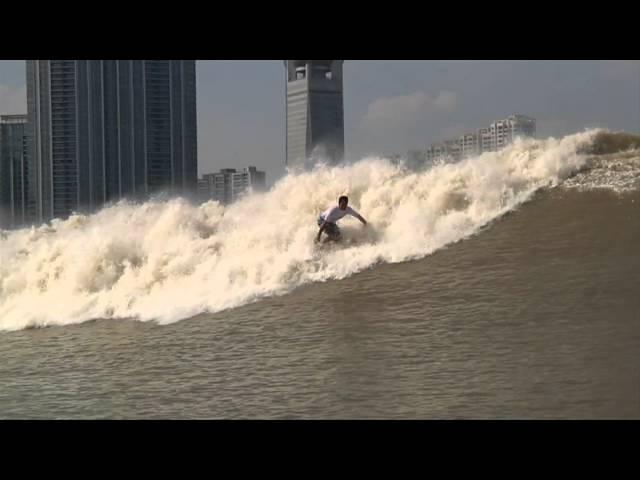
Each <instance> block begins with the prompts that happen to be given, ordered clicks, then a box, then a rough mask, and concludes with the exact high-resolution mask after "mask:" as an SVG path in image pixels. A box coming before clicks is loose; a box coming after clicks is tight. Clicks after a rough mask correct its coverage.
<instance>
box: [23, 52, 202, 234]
mask: <svg viewBox="0 0 640 480" xmlns="http://www.w3.org/2000/svg"><path fill="white" fill-rule="evenodd" d="M27 111H28V117H29V130H30V135H29V138H30V141H29V153H28V157H29V162H30V173H31V176H32V179H33V182H32V183H33V189H32V192H33V193H32V196H33V202H34V204H35V219H34V220H35V221H36V222H42V221H47V220H50V219H51V218H64V217H66V216H68V215H69V214H70V213H71V212H72V211H92V210H94V209H96V208H99V207H100V206H102V205H104V204H105V203H106V202H109V201H112V200H118V199H120V198H124V197H133V198H145V197H147V196H148V195H150V194H153V193H156V192H160V191H168V192H171V193H176V194H184V195H190V194H192V193H195V191H196V185H197V133H196V72H195V61H192V60H28V61H27Z"/></svg>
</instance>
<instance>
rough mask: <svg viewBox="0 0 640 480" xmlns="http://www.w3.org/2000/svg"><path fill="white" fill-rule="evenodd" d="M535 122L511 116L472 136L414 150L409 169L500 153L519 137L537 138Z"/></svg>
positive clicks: (467, 135)
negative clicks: (489, 153)
mask: <svg viewBox="0 0 640 480" xmlns="http://www.w3.org/2000/svg"><path fill="white" fill-rule="evenodd" d="M535 136H536V121H535V119H533V118H531V117H527V116H525V115H510V116H509V117H507V118H505V119H504V120H498V121H496V122H493V123H492V124H491V125H489V127H487V128H480V129H478V130H477V131H475V132H473V133H465V134H463V135H460V136H459V137H458V138H455V139H450V140H445V141H444V142H440V143H433V144H431V145H430V146H429V148H427V149H426V150H424V151H419V150H412V151H410V152H408V153H407V159H406V160H407V166H408V167H410V168H419V167H421V166H423V165H425V164H426V165H430V164H433V163H436V162H455V161H458V160H461V159H463V158H469V157H473V156H476V155H480V154H481V153H484V152H495V151H498V150H500V149H502V148H504V147H505V146H507V145H508V144H510V143H511V142H513V140H514V139H515V138H516V137H535Z"/></svg>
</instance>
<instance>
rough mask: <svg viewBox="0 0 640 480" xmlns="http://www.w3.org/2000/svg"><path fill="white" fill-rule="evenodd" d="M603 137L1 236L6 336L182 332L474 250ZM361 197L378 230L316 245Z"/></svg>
mask: <svg viewBox="0 0 640 480" xmlns="http://www.w3.org/2000/svg"><path fill="white" fill-rule="evenodd" d="M596 133H597V131H595V130H592V131H588V132H584V133H579V134H575V135H571V136H568V137H565V138H563V139H559V140H557V139H548V140H544V141H541V140H538V141H536V140H520V141H517V142H516V143H515V144H513V145H512V146H510V147H508V148H507V149H505V150H503V151H502V152H497V153H485V154H483V155H481V156H479V157H477V158H472V159H468V160H465V161H461V162H459V163H456V164H446V165H437V166H435V167H433V168H431V169H429V170H427V171H426V172H422V173H414V172H409V171H406V170H404V169H403V168H402V167H401V166H397V165H393V164H392V163H391V162H389V161H387V160H385V159H382V158H367V159H364V160H362V161H359V162H357V163H355V164H353V165H346V166H342V167H335V168H318V169H317V170H315V171H313V172H308V173H302V174H298V175H289V176H287V177H285V178H284V179H282V180H281V181H280V182H278V183H277V184H276V185H275V186H274V188H273V189H272V190H271V191H270V192H268V193H264V194H259V195H254V196H251V197H248V198H246V199H244V200H242V201H240V202H238V203H236V204H234V205H231V206H229V207H228V208H224V207H222V206H221V205H219V204H218V203H216V202H208V203H206V204H203V205H201V206H199V207H197V206H192V205H190V204H189V203H188V202H186V201H184V200H181V199H174V200H170V201H165V202H147V203H145V204H142V205H134V204H130V203H126V202H121V203H119V204H117V205H115V206H112V207H110V208H106V209H104V210H102V211H100V212H98V213H96V214H93V215H90V216H82V215H78V216H73V217H71V218H69V219H68V220H65V221H54V222H53V223H52V225H51V227H46V226H45V227H41V228H37V229H31V230H29V229H25V230H18V231H13V232H4V234H5V235H4V238H2V237H3V236H0V329H4V330H14V329H22V328H26V327H30V326H45V325H65V324H71V323H78V322H82V321H86V320H90V319H95V318H137V319H139V320H142V321H148V320H155V321H158V322H160V323H169V322H175V321H177V320H180V319H184V318H188V317H191V316H193V315H196V314H198V313H201V312H205V311H211V312H214V311H219V310H222V309H227V308H231V307H235V306H238V305H242V304H246V303H248V302H251V301H255V300H256V299H259V298H262V297H265V296H268V295H274V294H281V293H285V292H288V291H290V290H291V289H293V288H295V287H297V286H299V285H301V284H305V283H309V282H318V281H325V280H331V279H339V278H344V277H346V276H349V275H352V274H353V273H355V272H358V271H361V270H363V269H366V268H369V267H371V266H372V265H374V264H376V263H377V262H399V261H404V260H409V259H414V258H420V257H423V256H426V255H428V254H430V253H432V252H434V251H435V250H437V249H439V248H441V247H443V246H444V245H447V244H449V243H451V242H455V241H458V240H461V239H463V238H465V237H467V236H469V235H471V234H473V233H474V232H476V231H477V230H478V229H479V228H480V227H482V226H483V225H485V224H487V223H488V222H490V221H492V220H493V219H495V218H497V217H498V216H500V215H502V214H503V213H505V212H507V211H509V210H511V209H513V208H515V207H516V206H517V205H518V204H520V203H522V202H524V201H525V200H527V198H529V196H530V195H531V194H532V193H533V192H534V191H535V190H537V189H538V188H540V187H543V186H549V185H557V184H558V182H560V181H561V180H562V179H563V178H565V177H566V176H567V175H569V174H570V173H571V172H574V171H576V170H577V169H579V168H580V167H581V166H582V165H583V163H584V161H585V158H584V157H583V156H582V155H579V154H578V153H577V149H578V147H579V146H581V145H584V144H586V143H588V142H590V141H591V140H592V138H593V136H594V135H595V134H596ZM341 194H348V195H349V197H350V204H351V205H352V206H353V207H354V208H356V209H357V210H358V211H360V212H361V213H362V214H363V215H364V216H365V217H366V218H367V220H368V221H369V222H370V226H369V227H368V228H362V226H361V225H360V224H359V223H358V222H357V220H355V219H351V218H350V217H346V218H345V219H344V220H343V221H341V226H342V229H343V232H344V234H345V237H346V238H348V239H351V243H349V242H347V243H346V244H345V245H344V247H341V248H323V247H318V246H317V245H316V244H315V243H314V237H315V235H316V233H317V230H318V227H317V225H316V223H315V221H316V218H317V216H318V214H319V213H320V211H322V210H324V209H325V208H327V207H328V206H330V205H332V204H335V202H336V199H337V197H338V196H339V195H341Z"/></svg>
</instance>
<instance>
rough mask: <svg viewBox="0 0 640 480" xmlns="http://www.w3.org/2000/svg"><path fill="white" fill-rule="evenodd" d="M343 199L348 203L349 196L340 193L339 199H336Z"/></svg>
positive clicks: (340, 200)
mask: <svg viewBox="0 0 640 480" xmlns="http://www.w3.org/2000/svg"><path fill="white" fill-rule="evenodd" d="M343 200H344V201H345V202H347V203H349V197H347V196H346V195H342V196H341V197H340V198H339V199H338V203H340V202H342V201H343Z"/></svg>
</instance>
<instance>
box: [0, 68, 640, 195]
mask: <svg viewBox="0 0 640 480" xmlns="http://www.w3.org/2000/svg"><path fill="white" fill-rule="evenodd" d="M24 70H25V66H24V62H21V61H14V60H5V61H0V113H2V114H5V113H24V112H25V111H26V89H25V71H24ZM284 81H285V70H284V65H283V62H282V60H260V61H209V60H207V61H199V62H197V90H198V153H199V159H198V162H199V168H198V171H199V174H202V173H207V172H211V171H215V170H218V169H219V168H224V167H236V168H242V167H245V166H248V165H255V166H256V167H258V168H259V169H261V170H265V171H266V172H267V183H268V184H272V183H273V181H274V180H276V179H277V178H278V177H280V176H281V175H282V174H284V144H285V142H284V128H285V123H284V101H285V85H284ZM344 90H345V94H344V107H345V143H346V150H347V156H348V158H359V157H362V156H364V155H366V154H393V153H399V154H404V153H406V152H407V150H410V149H421V148H425V147H426V146H427V145H428V144H429V143H431V142H436V141H441V140H444V139H446V138H448V137H451V136H457V135H459V134H461V133H464V132H465V131H467V130H471V131H472V130H475V129H476V128H480V127H483V126H486V125H487V124H488V123H490V122H491V121H493V120H497V119H500V118H503V117H506V116H507V115H509V114H511V113H521V114H524V115H530V116H532V117H534V118H536V120H537V122H538V123H537V130H538V137H547V136H561V135H564V134H567V133H572V132H575V131H580V130H583V129H584V128H585V127H593V126H602V127H607V128H610V129H612V130H625V131H629V132H640V62H639V61H426V60H421V61H356V60H349V61H345V63H344Z"/></svg>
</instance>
